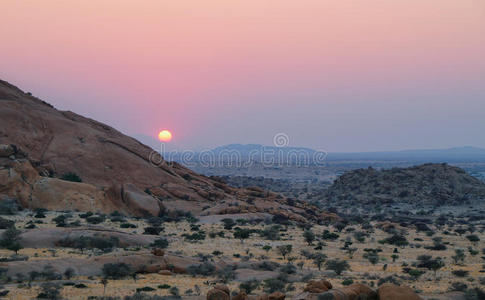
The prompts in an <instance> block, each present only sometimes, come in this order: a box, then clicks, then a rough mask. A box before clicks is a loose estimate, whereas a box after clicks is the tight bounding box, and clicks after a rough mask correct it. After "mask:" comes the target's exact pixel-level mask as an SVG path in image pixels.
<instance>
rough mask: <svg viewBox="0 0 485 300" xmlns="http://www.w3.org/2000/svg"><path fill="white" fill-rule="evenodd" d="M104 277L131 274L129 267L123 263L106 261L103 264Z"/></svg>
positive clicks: (118, 277) (116, 277) (121, 276)
mask: <svg viewBox="0 0 485 300" xmlns="http://www.w3.org/2000/svg"><path fill="white" fill-rule="evenodd" d="M103 274H104V276H105V277H106V278H112V279H121V278H124V277H127V276H130V275H132V274H133V270H132V269H131V267H130V266H129V265H127V264H125V263H107V264H104V265H103Z"/></svg>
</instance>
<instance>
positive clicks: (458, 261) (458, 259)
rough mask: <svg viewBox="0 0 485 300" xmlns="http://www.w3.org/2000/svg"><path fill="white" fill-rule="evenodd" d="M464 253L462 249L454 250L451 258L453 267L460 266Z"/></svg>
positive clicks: (463, 259)
mask: <svg viewBox="0 0 485 300" xmlns="http://www.w3.org/2000/svg"><path fill="white" fill-rule="evenodd" d="M465 256H466V255H465V251H464V250H463V249H455V255H453V256H452V257H451V258H452V259H453V262H454V263H455V265H458V264H462V263H463V262H464V261H465Z"/></svg>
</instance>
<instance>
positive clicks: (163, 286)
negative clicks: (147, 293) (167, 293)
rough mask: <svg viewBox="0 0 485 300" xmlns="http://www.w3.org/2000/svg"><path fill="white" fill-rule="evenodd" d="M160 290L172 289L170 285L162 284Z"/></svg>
mask: <svg viewBox="0 0 485 300" xmlns="http://www.w3.org/2000/svg"><path fill="white" fill-rule="evenodd" d="M158 288H159V289H161V290H168V289H169V288H170V284H166V283H164V284H160V285H159V286H158Z"/></svg>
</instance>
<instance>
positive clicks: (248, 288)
mask: <svg viewBox="0 0 485 300" xmlns="http://www.w3.org/2000/svg"><path fill="white" fill-rule="evenodd" d="M258 287H259V281H258V280H256V279H253V280H249V281H245V282H242V283H241V284H240V285H239V289H240V290H242V291H244V292H246V294H248V295H249V294H251V293H252V292H253V291H254V290H256V289H257V288H258Z"/></svg>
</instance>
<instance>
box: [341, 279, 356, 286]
mask: <svg viewBox="0 0 485 300" xmlns="http://www.w3.org/2000/svg"><path fill="white" fill-rule="evenodd" d="M352 283H354V280H353V279H352V278H345V279H344V280H343V281H342V285H351V284H352Z"/></svg>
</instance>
